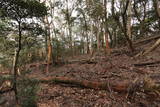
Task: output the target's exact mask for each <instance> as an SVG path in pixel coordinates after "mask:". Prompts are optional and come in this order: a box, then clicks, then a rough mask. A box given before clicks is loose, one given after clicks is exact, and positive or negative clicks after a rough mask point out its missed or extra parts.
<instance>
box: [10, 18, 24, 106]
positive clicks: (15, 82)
mask: <svg viewBox="0 0 160 107" xmlns="http://www.w3.org/2000/svg"><path fill="white" fill-rule="evenodd" d="M18 32H19V37H18V44H17V45H18V47H17V49H16V50H15V56H14V60H13V68H12V72H13V73H14V78H13V90H14V93H15V99H16V102H17V103H18V93H17V64H18V60H19V54H20V51H21V39H22V30H21V20H20V21H18Z"/></svg>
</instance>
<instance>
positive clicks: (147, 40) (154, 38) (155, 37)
mask: <svg viewBox="0 0 160 107" xmlns="http://www.w3.org/2000/svg"><path fill="white" fill-rule="evenodd" d="M155 35H156V36H150V37H148V38H147V39H142V40H138V41H136V42H134V43H133V44H134V45H139V44H143V43H148V42H150V41H153V40H157V39H159V38H160V35H158V34H155Z"/></svg>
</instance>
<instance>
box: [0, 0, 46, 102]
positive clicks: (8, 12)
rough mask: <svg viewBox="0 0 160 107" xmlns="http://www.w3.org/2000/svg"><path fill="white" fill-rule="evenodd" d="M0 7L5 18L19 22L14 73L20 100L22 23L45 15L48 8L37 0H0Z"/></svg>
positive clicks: (15, 85)
mask: <svg viewBox="0 0 160 107" xmlns="http://www.w3.org/2000/svg"><path fill="white" fill-rule="evenodd" d="M0 7H1V9H2V10H1V12H2V16H1V17H3V18H9V19H11V21H12V20H14V21H16V22H17V24H18V27H17V29H18V35H19V37H18V40H17V44H16V49H15V54H14V55H15V56H14V61H13V69H12V72H13V73H14V84H13V88H14V92H15V98H16V101H17V102H18V96H17V64H18V60H19V54H20V51H21V48H22V47H21V39H22V23H24V21H25V19H28V18H32V17H43V16H44V15H46V14H47V8H46V7H45V5H44V4H43V3H40V2H38V1H36V0H3V1H0Z"/></svg>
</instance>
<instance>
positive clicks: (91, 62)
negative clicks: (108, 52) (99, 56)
mask: <svg viewBox="0 0 160 107" xmlns="http://www.w3.org/2000/svg"><path fill="white" fill-rule="evenodd" d="M74 63H79V64H96V63H97V61H95V60H93V59H91V60H90V59H82V60H70V61H67V64H74Z"/></svg>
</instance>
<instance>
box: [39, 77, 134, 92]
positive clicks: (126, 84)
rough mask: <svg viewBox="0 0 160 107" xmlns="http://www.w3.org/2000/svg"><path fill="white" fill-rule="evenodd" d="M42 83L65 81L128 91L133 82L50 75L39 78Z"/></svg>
mask: <svg viewBox="0 0 160 107" xmlns="http://www.w3.org/2000/svg"><path fill="white" fill-rule="evenodd" d="M39 81H40V82H42V83H50V82H54V83H63V84H70V85H75V86H79V87H84V88H91V89H100V90H109V89H112V90H114V91H117V92H127V90H128V88H129V86H130V84H132V82H129V81H121V82H120V81H118V82H108V81H106V82H97V81H88V80H77V79H74V78H68V77H50V78H43V79H40V80H39Z"/></svg>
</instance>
